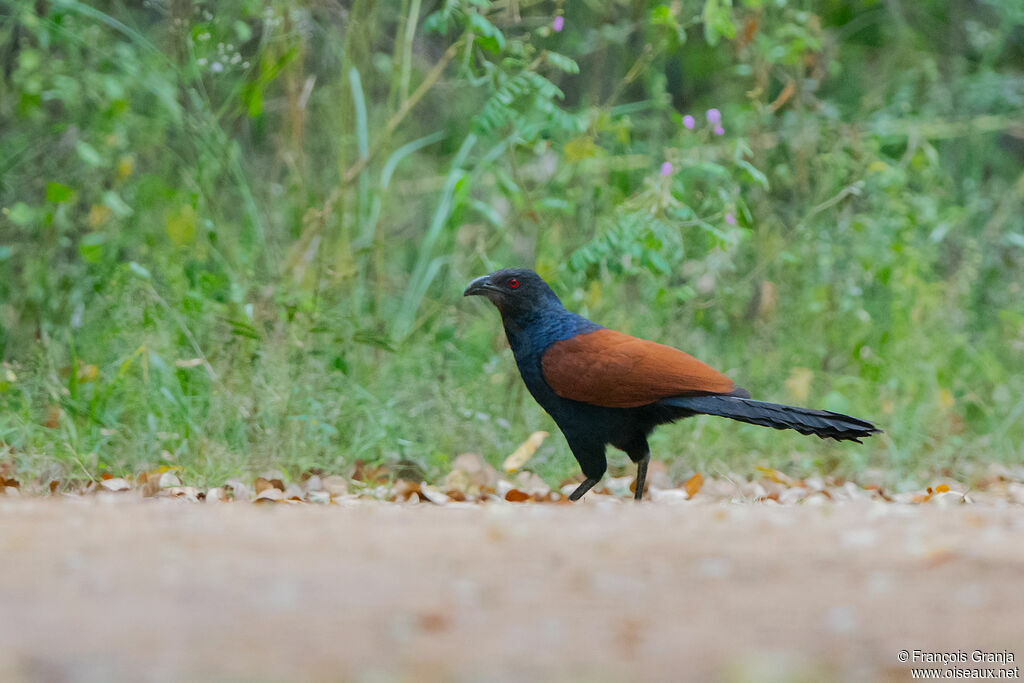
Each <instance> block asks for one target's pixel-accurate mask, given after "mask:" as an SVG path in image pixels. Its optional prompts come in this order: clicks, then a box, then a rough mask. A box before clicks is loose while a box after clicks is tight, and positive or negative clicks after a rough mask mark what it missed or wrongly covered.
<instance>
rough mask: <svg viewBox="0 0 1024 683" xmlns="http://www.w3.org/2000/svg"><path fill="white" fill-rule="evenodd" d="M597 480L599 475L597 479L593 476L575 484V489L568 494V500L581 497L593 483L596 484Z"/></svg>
mask: <svg viewBox="0 0 1024 683" xmlns="http://www.w3.org/2000/svg"><path fill="white" fill-rule="evenodd" d="M599 481H601V478H600V477H598V478H597V479H594V478H593V477H590V478H588V479H587V480H586V481H584V482H583V483H582V484H580V485H579V486H577V487H576V490H575V491H573V492H572V493H570V494H569V500H573V501H576V500H579V499H580V498H582V497H583V494H584V493H586V492H587V491H589V490H590V489H592V488H594V484H596V483H597V482H599Z"/></svg>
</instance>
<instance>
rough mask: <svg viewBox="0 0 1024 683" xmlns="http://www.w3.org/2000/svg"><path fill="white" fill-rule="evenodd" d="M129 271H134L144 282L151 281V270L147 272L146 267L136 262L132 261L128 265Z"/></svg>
mask: <svg viewBox="0 0 1024 683" xmlns="http://www.w3.org/2000/svg"><path fill="white" fill-rule="evenodd" d="M128 270H130V271H132V272H133V273H135V274H136V275H138V276H139V277H141V278H142V279H143V280H148V279H150V275H149V270H147V269H146V267H145V266H142V265H139V264H138V263H136V262H135V261H130V262H129V263H128Z"/></svg>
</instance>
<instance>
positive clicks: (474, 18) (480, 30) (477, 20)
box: [469, 12, 505, 53]
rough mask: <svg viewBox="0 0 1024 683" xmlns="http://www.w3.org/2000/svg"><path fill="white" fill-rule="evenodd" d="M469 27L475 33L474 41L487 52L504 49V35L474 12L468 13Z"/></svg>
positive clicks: (496, 51)
mask: <svg viewBox="0 0 1024 683" xmlns="http://www.w3.org/2000/svg"><path fill="white" fill-rule="evenodd" d="M469 28H470V30H471V31H473V32H474V33H476V43H477V45H479V46H480V47H482V48H483V49H485V50H487V51H488V52H494V53H498V52H501V51H502V50H504V49H505V36H504V35H503V34H502V32H501V31H499V30H498V27H497V26H495V25H494V24H492V23H491V22H489V21H487V19H485V18H484V17H482V16H481V15H479V14H476V13H475V12H474V13H472V14H470V15H469Z"/></svg>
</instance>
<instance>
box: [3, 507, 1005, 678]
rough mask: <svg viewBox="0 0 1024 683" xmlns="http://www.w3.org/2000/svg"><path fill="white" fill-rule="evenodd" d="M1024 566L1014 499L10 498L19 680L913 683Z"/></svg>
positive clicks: (12, 672) (968, 632)
mask: <svg viewBox="0 0 1024 683" xmlns="http://www.w3.org/2000/svg"><path fill="white" fill-rule="evenodd" d="M1022 579H1024V508H1022V507H1019V506H1011V505H1007V506H996V505H957V506H949V507H937V506H925V505H917V506H913V505H902V504H892V503H882V502H877V501H860V502H846V503H827V504H824V505H813V506H812V505H795V506H780V505H774V504H772V505H768V504H729V503H714V504H704V505H698V504H694V503H668V502H662V503H645V504H643V505H632V504H626V503H623V502H620V501H604V502H601V501H599V502H594V503H590V504H583V505H576V506H572V505H508V504H488V505H474V506H469V505H465V506H460V505H450V506H432V505H428V504H418V505H411V504H406V505H399V504H385V503H372V502H354V503H352V504H346V505H321V506H314V505H296V506H288V505H269V506H265V505H248V504H239V503H230V504H229V503H211V504H202V505H200V504H188V503H183V502H180V501H175V500H148V501H139V500H138V499H134V498H132V499H127V498H126V499H117V498H115V497H111V498H100V499H80V500H74V499H63V500H62V499H49V500H46V499H25V498H21V499H17V498H0V681H12V682H18V681H109V680H125V681H184V680H188V681H193V680H218V681H219V680H230V681H307V680H308V681H339V680H352V681H449V680H455V681H477V680H487V681H520V680H570V681H575V680H579V681H583V680H587V681H616V680H666V681H668V680H699V681H705V680H722V681H747V680H776V681H792V680H799V681H804V680H806V681H818V680H893V681H905V680H910V673H909V671H908V668H907V665H904V664H900V662H899V661H898V659H897V653H898V652H899V650H901V649H908V650H911V651H912V650H914V649H920V650H927V651H954V652H955V651H965V652H967V653H971V652H972V651H973V650H975V649H982V650H997V651H1002V650H1004V649H1006V650H1009V651H1010V652H1012V653H1013V654H1014V655H1015V656H1016V659H1017V662H1015V664H1014V665H1019V664H1020V658H1021V657H1024V590H1022V587H1021V586H1022ZM1014 665H1011V666H1014ZM962 666H967V665H962Z"/></svg>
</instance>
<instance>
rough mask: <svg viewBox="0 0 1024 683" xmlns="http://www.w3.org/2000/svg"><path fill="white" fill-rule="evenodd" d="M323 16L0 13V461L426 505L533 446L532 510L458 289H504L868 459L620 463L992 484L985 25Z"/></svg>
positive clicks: (992, 167)
mask: <svg viewBox="0 0 1024 683" xmlns="http://www.w3.org/2000/svg"><path fill="white" fill-rule="evenodd" d="M350 5H351V6H350V7H348V8H347V11H345V12H343V13H342V12H339V11H338V10H337V8H335V7H334V6H333V5H331V4H330V3H328V4H326V5H325V4H324V3H313V2H297V3H296V2H288V3H285V2H283V0H282V1H274V2H267V3H264V2H255V0H245V1H243V2H230V3H229V2H206V3H193V4H189V3H163V2H153V3H149V4H146V5H145V6H142V7H136V6H135V4H128V3H121V2H114V1H109V2H93V3H84V2H74V1H72V0H61V1H59V2H57V1H55V2H51V3H45V4H40V3H36V2H31V1H29V0H15V2H13V3H8V6H6V7H5V8H0V45H2V46H6V47H0V211H2V213H0V359H2V363H3V365H2V366H0V460H3V459H9V460H13V461H14V463H15V465H16V467H17V468H18V470H19V471H20V472H22V473H23V475H24V476H29V477H39V478H41V479H44V480H45V479H48V478H51V477H52V478H59V479H68V478H84V477H88V478H94V477H97V476H99V475H100V474H102V473H104V472H111V473H115V474H122V473H133V472H139V471H143V470H147V469H151V468H154V467H159V466H177V467H180V468H182V470H183V476H184V477H185V479H187V480H188V481H189V482H190V483H196V484H202V483H212V484H219V483H222V482H223V481H224V480H225V479H226V478H229V477H231V476H236V475H239V476H247V475H251V474H253V473H258V472H261V471H264V470H267V469H280V470H283V471H284V472H285V473H286V474H287V475H288V476H292V477H297V476H299V475H300V474H301V473H302V472H303V471H306V470H308V469H313V468H317V469H322V470H324V471H327V472H331V473H334V472H341V473H347V472H348V471H350V469H351V467H352V464H353V463H354V461H355V460H356V459H362V460H365V461H372V462H376V461H384V462H397V461H399V460H411V461H414V462H416V463H418V464H419V465H420V466H421V467H423V468H424V470H425V471H426V473H427V475H428V476H429V477H431V478H434V479H437V478H441V477H443V476H444V474H445V473H446V471H447V468H448V463H449V462H450V460H451V459H452V458H453V457H454V456H455V455H457V454H459V453H461V452H465V451H475V452H479V453H481V454H483V455H484V456H485V457H486V458H488V459H489V460H490V461H491V462H494V463H499V462H500V461H501V459H502V458H503V457H504V456H505V455H507V454H508V453H509V452H511V451H512V450H513V449H514V448H515V446H516V445H518V444H519V443H520V442H521V441H522V440H523V439H525V438H526V436H528V435H529V434H530V433H531V432H532V431H534V430H537V429H545V430H548V431H551V432H553V436H552V438H551V439H549V440H548V441H547V442H546V443H545V444H544V445H543V446H542V448H541V449H540V451H539V452H538V453H537V455H536V457H535V459H534V461H533V462H532V464H531V466H532V467H534V468H536V469H537V471H539V472H540V473H541V474H542V475H543V476H545V477H546V478H547V479H548V480H549V481H551V482H552V483H557V482H558V481H559V480H561V479H562V478H564V477H566V476H569V475H571V474H573V473H575V471H576V465H575V462H574V461H573V460H572V457H571V455H570V453H569V451H568V449H567V447H566V446H565V443H564V441H563V440H562V439H561V437H560V436H559V435H557V434H556V433H555V432H556V429H555V428H554V425H553V424H552V423H551V421H550V420H549V419H548V418H547V416H546V415H544V414H543V412H542V411H541V410H540V409H539V408H538V407H537V406H536V405H535V404H534V403H533V401H532V399H531V398H530V397H529V395H528V394H527V393H526V391H525V389H524V388H523V387H522V385H521V382H520V380H519V378H518V375H517V373H516V371H515V367H514V363H513V361H512V358H511V355H510V354H509V352H508V351H507V349H506V348H505V346H504V341H503V335H502V332H501V328H500V324H499V320H498V316H497V313H496V312H495V311H494V310H492V309H491V308H490V307H488V306H485V305H483V304H482V303H481V302H479V301H474V300H464V299H462V297H461V292H462V289H463V287H464V285H465V283H466V282H467V281H468V280H469V279H470V278H472V277H475V276H477V275H480V274H483V273H485V272H488V271H490V270H492V269H495V268H498V267H503V266H508V265H528V266H532V267H535V268H536V269H537V270H538V271H539V272H540V273H541V274H542V275H543V276H545V277H546V278H548V279H549V280H550V281H551V282H552V284H553V285H554V287H555V289H556V291H557V292H559V293H560V294H561V295H562V296H563V299H564V300H565V302H566V304H567V305H568V306H569V307H570V308H572V309H574V310H577V311H579V312H580V313H582V314H584V315H587V316H589V317H591V318H593V319H595V320H596V321H598V322H600V323H602V324H605V325H608V326H610V327H614V328H617V329H620V330H622V331H625V332H628V333H631V334H635V335H638V336H643V337H647V338H651V339H655V340H658V341H662V342H664V343H669V344H672V345H675V346H678V347H680V348H683V349H685V350H687V351H688V352H690V353H692V354H693V355H695V356H697V357H699V358H701V359H703V360H705V361H707V362H709V363H710V364H712V365H714V366H716V367H718V368H720V369H722V370H724V371H727V372H728V373H729V374H730V375H731V376H733V377H734V378H735V379H736V380H737V381H738V382H739V383H740V384H742V385H743V386H746V387H747V388H748V389H749V390H750V391H751V392H752V393H753V394H754V396H755V397H758V398H763V399H766V400H776V401H780V402H793V403H799V404H804V405H809V406H813V407H821V408H827V409H832V410H839V411H843V412H848V413H850V414H853V415H857V416H860V417H864V418H868V419H872V420H874V421H876V422H877V423H878V424H879V425H880V426H881V427H882V428H883V429H885V434H884V435H882V436H880V437H877V438H873V439H871V440H870V441H869V442H868V443H866V444H864V445H863V446H858V445H855V444H853V445H851V444H840V445H837V444H834V443H831V442H829V443H825V442H821V441H818V440H816V439H809V438H805V437H801V436H799V435H797V434H795V433H788V432H786V433H783V432H775V431H773V430H764V429H758V428H756V427H751V426H746V425H740V424H737V423H732V422H728V421H725V420H718V419H714V418H695V419H693V420H687V421H685V422H684V423H682V424H679V425H675V426H671V427H665V428H662V429H660V430H659V431H658V432H657V433H656V436H655V437H654V439H653V442H652V448H653V451H654V454H655V457H656V458H661V459H665V460H668V461H670V467H671V469H672V471H673V472H676V473H678V474H679V475H680V476H682V475H684V474H686V473H687V472H689V471H690V470H691V469H692V470H698V471H702V472H711V473H715V472H739V473H741V474H743V473H748V472H751V471H753V469H754V467H755V466H757V465H767V466H772V467H776V468H779V469H784V470H786V471H789V472H792V473H794V474H798V475H804V474H809V473H812V472H820V473H828V474H836V475H839V476H848V477H857V476H860V475H861V474H862V473H863V472H864V470H865V469H867V468H876V469H881V470H883V471H884V472H885V473H886V476H887V477H888V478H889V479H890V480H891V481H892V482H893V483H895V484H896V485H900V486H904V485H906V486H909V485H913V484H916V483H919V482H924V481H926V480H927V479H928V478H929V477H933V476H936V475H938V474H944V473H948V474H951V475H953V476H959V477H964V478H968V479H969V478H970V477H972V476H974V474H976V473H977V472H979V471H982V470H983V469H984V468H985V466H986V465H987V463H989V462H1002V463H1019V462H1020V461H1021V459H1022V458H1024V450H1022V446H1021V444H1022V443H1024V398H1022V396H1024V291H1022V287H1024V211H1022V206H1024V175H1022V174H1021V168H1022V165H1021V160H1022V157H1024V147H1022V145H1021V137H1020V132H1019V131H1020V130H1021V129H1022V127H1024V87H1022V86H1021V84H1022V83H1024V72H1022V69H1021V66H1020V65H1021V64H1022V63H1024V60H1022V59H1021V57H1022V53H1024V47H1022V46H1021V44H1020V38H1019V36H1020V35H1021V30H1022V26H1024V15H1022V14H1021V12H1020V11H1019V8H1016V7H1015V5H1014V3H999V4H992V5H984V4H980V5H976V6H974V5H972V6H971V7H970V8H965V7H963V6H961V5H956V4H950V3H946V2H938V1H929V2H923V3H917V4H912V5H902V6H900V7H897V6H896V5H875V4H870V3H865V4H863V6H861V5H857V4H852V3H845V2H843V3H840V2H831V1H825V0H822V1H819V2H803V3H767V4H764V5H761V4H760V3H757V2H742V3H741V2H738V3H736V6H735V7H731V8H730V7H728V6H727V5H725V4H724V3H719V2H715V1H713V0H708V1H707V2H685V3H681V4H673V5H660V4H658V3H649V4H645V3H605V5H601V6H599V5H597V4H591V5H592V6H588V7H583V6H582V4H581V3H565V4H564V5H563V4H559V3H555V2H534V1H532V0H531V1H529V2H526V1H524V0H519V1H518V2H505V3H488V2H482V1H481V2H470V1H469V0H444V1H438V2H430V3H424V2H420V0H405V1H404V2H402V3H374V2H371V1H370V0H356V1H355V2H353V3H350ZM558 12H561V13H563V14H564V16H565V29H564V30H563V31H562V32H560V33H555V32H554V31H552V30H551V28H550V27H551V22H552V19H553V17H554V16H555V14H556V13H558ZM711 107H716V108H718V109H720V110H721V112H722V116H723V125H724V128H725V130H724V134H723V135H716V134H715V133H714V132H713V130H712V126H711V125H709V124H708V123H706V122H705V115H704V112H705V111H706V110H707V109H709V108H711ZM685 114H691V115H693V116H694V117H695V118H696V120H697V123H696V127H695V128H694V130H688V129H687V128H686V127H685V126H684V125H683V116H684V115H685ZM665 161H669V162H671V164H672V173H671V174H670V175H669V176H668V177H664V176H662V175H661V174H660V173H659V169H660V168H661V166H662V164H663V162H665ZM5 453H6V454H5ZM613 462H616V463H619V464H621V463H623V462H624V460H623V458H620V457H619V456H614V458H613Z"/></svg>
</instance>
